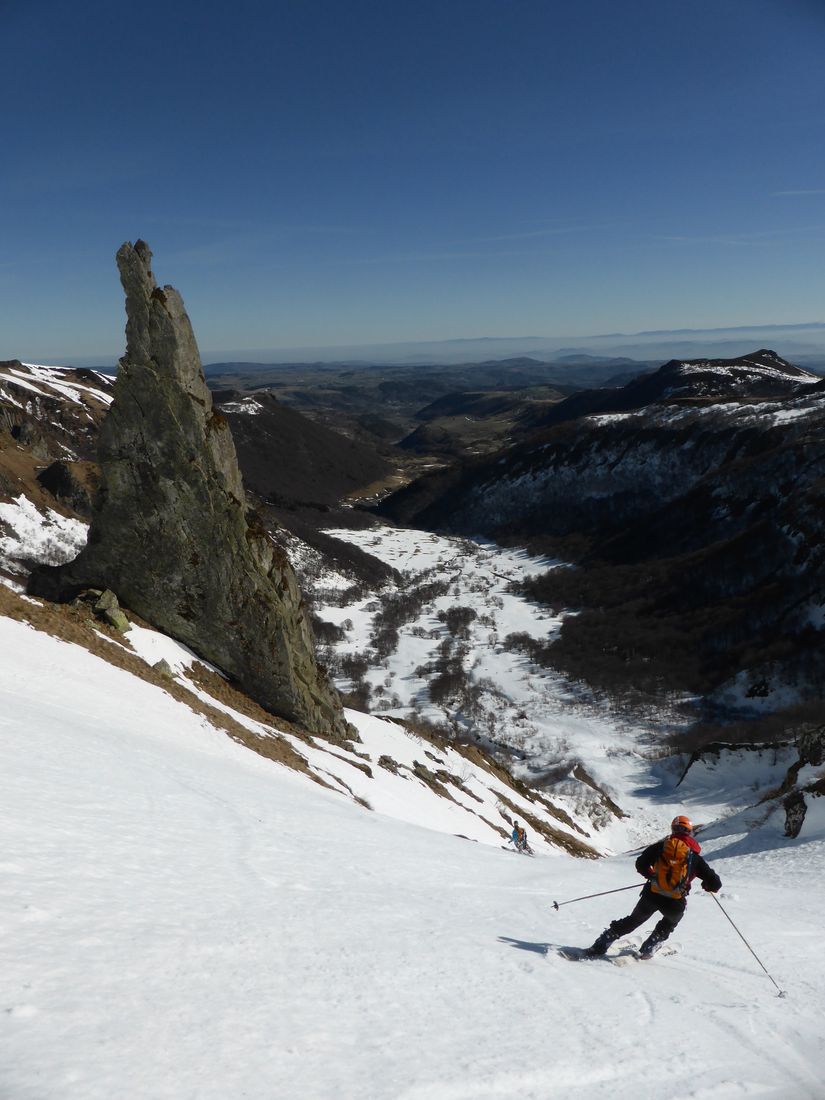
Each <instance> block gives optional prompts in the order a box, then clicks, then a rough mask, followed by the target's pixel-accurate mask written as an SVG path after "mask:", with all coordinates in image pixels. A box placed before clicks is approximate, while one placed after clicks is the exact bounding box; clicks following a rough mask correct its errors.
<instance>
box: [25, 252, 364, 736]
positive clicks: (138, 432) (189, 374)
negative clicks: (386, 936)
mask: <svg viewBox="0 0 825 1100" xmlns="http://www.w3.org/2000/svg"><path fill="white" fill-rule="evenodd" d="M151 258H152V254H151V252H150V251H149V248H148V247H147V245H146V244H145V243H144V242H142V241H138V242H136V244H135V245H134V246H132V245H131V244H129V243H127V244H124V245H123V246H122V248H121V249H120V250H119V252H118V254H117V264H118V268H119V271H120V278H121V282H122V284H123V288H124V290H125V292H126V313H127V324H126V338H127V348H126V355H125V356H124V358H123V359H122V360H121V364H120V371H119V373H118V377H117V381H116V383H115V389H114V401H113V404H112V407H111V410H110V412H109V415H108V416H107V418H106V420H105V421H104V423H103V426H102V428H101V431H100V439H99V447H98V458H99V461H100V465H101V476H102V482H101V491H100V493H99V495H98V497H97V500H96V502H95V510H94V513H93V516H92V524H91V528H90V532H89V542H88V545H87V547H86V548H85V549H84V550H83V551H82V552H81V554H80V555H79V556H78V557H77V558H76V559H75V560H74V561H72V562H70V563H68V564H67V565H65V566H60V567H56V568H42V569H40V570H38V571H37V572H36V573H34V574H33V575H32V577H31V580H30V585H29V588H30V591H31V592H32V593H34V594H36V595H42V596H46V597H47V598H51V599H57V600H67V599H71V598H73V597H74V596H75V595H76V594H77V593H78V591H79V590H81V589H83V588H86V587H89V586H94V587H97V588H109V589H112V590H113V591H114V592H115V593H116V594H117V596H118V598H119V599H120V601H121V602H122V603H123V605H124V606H126V607H128V608H131V609H132V610H133V611H135V612H137V613H138V614H139V615H141V616H142V617H143V618H145V619H146V620H147V621H149V622H151V623H152V624H154V625H155V626H157V627H158V628H159V629H160V630H163V631H164V632H166V633H168V634H170V635H172V636H173V637H175V638H177V639H179V640H180V641H182V642H184V643H185V644H186V645H188V646H190V647H191V648H192V649H193V650H195V652H196V653H198V654H199V655H201V656H202V657H204V658H206V659H207V660H209V661H211V662H213V663H214V664H216V665H218V667H220V668H221V669H223V670H224V671H225V672H227V673H228V674H229V675H230V676H232V677H233V678H235V679H236V680H237V682H238V683H239V684H240V686H241V687H242V688H243V689H244V690H245V691H246V692H248V694H249V695H251V696H252V697H253V698H254V699H256V700H257V701H258V702H259V703H260V704H261V705H262V706H263V707H265V708H266V709H267V710H269V711H270V712H271V713H273V714H276V715H279V716H282V717H284V718H287V719H289V720H290V721H293V722H295V723H297V724H299V725H301V726H303V727H305V728H307V729H309V730H311V731H313V732H316V733H321V734H324V735H326V736H347V735H348V734H349V733H350V728H349V727H348V726H347V724H346V722H345V721H344V718H343V714H342V710H341V705H340V700H339V699H338V697H337V695H336V693H335V692H334V690H333V689H331V688H330V686H329V685H328V684H327V682H326V681H325V679H324V677H323V676H322V674H321V673H320V671H319V669H318V666H317V664H316V661H315V656H314V650H313V641H312V635H311V632H310V628H309V625H308V621H307V616H306V614H305V612H304V607H303V603H302V599H301V595H300V592H299V590H298V587H297V583H296V580H295V575H294V573H293V571H292V568H291V566H290V564H289V562H288V560H287V559H286V557H285V556H284V554H283V552H282V551H281V550H279V549H278V548H277V547H276V546H275V545H274V544H273V542H272V540H271V538H270V537H269V535H268V533H267V532H266V530H265V529H264V528H263V527H262V526H261V525H260V523H258V522H257V521H256V519H255V517H254V516H253V515H247V505H246V500H245V496H244V489H243V484H242V482H241V475H240V471H239V469H238V461H237V457H236V453H235V446H234V443H233V441H232V436H231V434H230V432H229V430H228V427H227V423H226V420H225V419H224V418H223V417H222V416H221V415H220V414H219V413H217V412H215V411H214V410H213V408H212V398H211V395H210V393H209V390H208V388H207V386H206V383H205V381H204V377H203V370H202V367H201V362H200V356H199V354H198V349H197V345H196V343H195V337H194V334H193V332H192V327H191V325H190V323H189V318H188V317H187V315H186V312H185V310H184V307H183V301H182V299H181V297H180V295H179V294H178V292H177V291H176V290H174V289H173V288H172V287H169V286H166V287H163V288H162V289H161V288H159V287H158V286H157V285H156V283H155V279H154V276H153V275H152V272H151Z"/></svg>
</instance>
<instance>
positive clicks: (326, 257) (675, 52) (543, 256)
mask: <svg viewBox="0 0 825 1100" xmlns="http://www.w3.org/2000/svg"><path fill="white" fill-rule="evenodd" d="M0 41H2V43H3V65H2V73H1V74H0V84H2V96H3V103H4V111H3V115H2V120H3V121H2V129H1V130H0V149H1V150H2V165H1V166H0V219H2V233H0V358H9V357H20V358H24V359H29V360H32V359H33V360H41V361H47V362H48V361H53V362H59V361H66V362H68V361H71V360H72V359H73V358H81V357H90V356H91V357H95V356H100V357H101V361H104V360H107V359H109V360H110V359H112V357H114V356H116V355H118V354H121V353H122V349H123V323H124V315H123V305H122V294H121V291H120V286H119V283H118V279H117V272H116V268H115V265H114V253H115V251H116V250H117V248H118V246H119V245H120V244H121V243H122V242H123V241H124V240H135V239H136V238H137V237H143V238H144V239H145V240H147V241H148V242H149V244H150V245H151V247H152V249H153V251H154V253H155V263H154V267H155V274H156V276H157V278H158V281H159V282H161V283H171V284H172V285H174V286H176V287H177V288H178V289H179V290H180V291H181V293H182V294H183V296H184V300H185V302H186V305H187V308H188V311H189V314H190V316H191V318H192V321H193V324H194V326H195V331H196V334H197V336H198V340H199V343H200V346H201V349H202V351H203V352H204V357H205V358H209V357H210V355H212V356H213V357H214V353H217V352H220V351H221V350H224V349H230V348H231V349H244V348H248V349H261V348H277V347H300V346H319V345H331V346H334V345H339V344H368V343H381V342H387V341H395V340H399V341H401V340H404V341H406V340H437V339H448V338H456V337H477V336H518V335H542V336H543V335H581V334H588V333H598V332H610V331H625V332H632V331H636V330H640V329H658V328H662V329H667V328H705V327H713V326H722V325H746V324H753V323H767V322H771V323H778V324H781V323H785V324H787V323H794V322H804V321H816V320H822V319H823V318H825V278H823V255H824V254H825V64H824V63H823V58H825V0H712V2H711V0H694V2H693V3H691V4H685V3H678V4H677V3H673V2H669V0H655V2H654V0H631V2H630V3H617V2H616V0H576V2H575V3H565V4H560V3H556V2H555V0H473V2H472V3H470V2H464V0H456V2H451V0H437V2H436V0H432V2H431V0H415V2H412V0H411V2H401V0H340V2H335V3H333V2H331V0H295V2H291V3H284V2H279V0H270V2H261V3H258V2H251V0H235V2H234V3H231V4H229V3H224V4H216V3H211V2H210V0H199V2H198V3H195V2H189V0H181V2H175V0H165V2H163V3H161V2H157V0H141V3H139V4H122V3H117V2H115V3H113V2H112V0H106V2H102V0H75V2H74V3H72V4H66V3H65V2H63V0H61V2H57V0H20V2H18V0H0Z"/></svg>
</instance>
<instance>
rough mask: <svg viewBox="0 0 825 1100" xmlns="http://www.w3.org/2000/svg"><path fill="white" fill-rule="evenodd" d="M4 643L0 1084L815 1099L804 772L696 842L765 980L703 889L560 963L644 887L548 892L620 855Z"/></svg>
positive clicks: (233, 1093) (136, 1091) (821, 895)
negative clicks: (549, 847) (562, 839)
mask: <svg viewBox="0 0 825 1100" xmlns="http://www.w3.org/2000/svg"><path fill="white" fill-rule="evenodd" d="M0 649H1V650H2V653H3V655H4V656H3V661H2V664H1V665H0V688H1V689H2V692H3V707H2V710H1V711H0V731H1V732H2V737H0V754H2V761H0V774H2V776H3V797H2V799H0V824H2V829H3V837H4V843H3V849H2V853H0V932H1V933H2V934H0V972H2V974H3V984H2V994H0V996H1V997H2V1004H0V1009H2V1011H0V1049H2V1051H3V1055H2V1059H1V1060H0V1096H2V1097H3V1098H4V1100H111V1098H113V1097H130V1098H131V1097H135V1098H140V1100H226V1098H227V1097H244V1096H245V1097H250V1098H252V1097H254V1098H258V1097H261V1098H263V1097H266V1098H273V1097H274V1098H302V1100H342V1098H358V1100H390V1098H392V1100H475V1098H484V1100H490V1098H497V1100H515V1098H518V1100H553V1098H556V1097H558V1098H562V1097H564V1098H565V1100H591V1098H608V1097H609V1098H611V1100H638V1098H639V1097H645V1098H653V1100H656V1098H662V1100H664V1098H677V1097H678V1098H680V1100H681V1098H684V1097H694V1098H701V1100H727V1098H733V1097H737V1098H739V1097H772V1098H775V1100H792V1098H793V1100H798V1098H810V1100H821V1098H822V1096H823V1085H822V1070H821V1048H822V1042H823V1037H825V1036H824V1035H823V1030H824V1029H823V1023H822V989H823V987H825V959H824V958H823V953H822V951H821V935H822V934H821V927H822V909H823V903H825V887H824V886H823V880H822V874H821V869H822V863H823V856H824V855H825V812H823V811H825V807H823V805H821V803H822V802H823V800H822V799H819V800H816V802H815V804H814V805H813V806H812V808H811V810H810V811H809V818H808V820H807V821H806V825H805V830H804V832H803V835H802V837H801V838H800V840H799V841H796V842H794V841H789V840H786V839H785V838H784V837H783V836H782V828H781V822H780V821H779V820H778V819H777V816H776V815H775V814H771V815H768V816H767V817H766V819H765V820H764V821H763V822H762V823H761V825H760V826H759V827H758V828H755V829H754V828H748V823H746V822H745V821H744V820H743V817H742V815H741V814H740V815H737V816H734V817H731V818H730V819H729V820H728V821H727V823H726V824H723V825H719V824H717V825H716V826H715V827H714V828H713V829H711V830H709V831H708V832H709V838H708V839H707V841H706V847H705V854H706V855H707V857H708V859H709V861H710V862H711V864H712V865H713V866H714V867H715V868H716V869H717V871H718V872H719V874H720V875H721V877H722V879H723V882H724V888H723V891H722V893H721V895H720V900H721V903H722V905H723V906H724V907H725V909H726V911H727V912H728V913H729V914H730V916H731V918H732V919H733V920H734V921H735V922H736V924H737V925H738V927H739V928H740V929H741V930H742V932H743V934H745V935H746V936H747V937H748V939H749V942H750V943H751V945H752V946H753V948H754V950H755V951H756V952H757V954H758V955H759V958H760V959H761V960H762V961H763V962H764V964H765V965H766V966H767V967H768V969H769V971H770V973H771V975H772V976H773V977H774V979H775V980H776V982H777V983H778V985H779V986H780V987H781V988H782V989H783V990H784V991H786V994H787V995H786V996H785V997H784V998H780V997H779V996H778V994H777V990H776V988H775V987H774V986H773V984H772V983H771V981H770V979H769V978H768V977H767V976H766V974H765V973H764V972H763V971H762V970H761V969H760V967H759V965H758V964H757V962H756V960H755V959H754V958H753V956H752V955H751V954H750V953H749V952H748V950H747V948H746V947H745V946H744V944H743V943H742V942H741V941H740V940H739V938H738V936H737V934H736V932H735V931H734V929H733V928H732V927H731V926H730V924H729V923H728V921H727V920H726V919H725V916H724V914H723V913H722V912H721V911H720V909H719V908H718V906H717V904H716V902H715V901H714V900H713V899H712V898H710V897H709V896H706V895H704V894H703V893H702V892H701V891H698V890H697V891H695V892H694V896H693V897H692V898H691V901H690V903H689V906H688V912H687V916H686V917H685V919H684V921H683V923H682V925H680V927H679V929H678V930H677V934H676V935H675V936H674V937H673V939H672V941H671V943H674V942H675V945H676V947H677V952H676V954H673V955H660V956H658V957H656V958H654V959H653V960H652V961H651V962H649V963H636V962H633V963H631V964H630V965H628V966H624V967H619V966H615V965H611V963H610V962H606V961H594V962H581V963H572V962H569V961H566V960H565V959H563V958H561V957H560V956H559V955H558V954H557V953H556V952H555V950H554V946H555V945H568V944H579V945H582V944H586V943H589V942H590V941H591V940H592V939H593V938H594V936H595V935H596V934H597V933H598V932H599V931H600V930H601V929H602V928H603V927H604V925H605V924H606V923H607V922H608V921H609V920H610V919H611V918H612V917H616V916H621V915H624V913H626V912H627V911H628V910H629V909H630V907H631V905H632V903H633V901H634V900H635V896H636V895H635V892H634V891H632V890H631V891H629V892H625V893H623V894H616V895H613V896H608V897H602V898H597V899H593V900H590V901H585V902H579V903H577V904H570V905H563V906H561V907H560V908H559V910H558V911H556V910H554V909H553V907H552V903H553V901H554V900H558V901H560V902H561V901H566V900H568V899H571V898H577V897H579V896H581V895H584V894H592V893H595V892H598V891H603V890H611V889H619V888H621V887H624V886H627V885H630V884H632V883H634V882H635V881H636V880H637V876H636V874H635V871H634V870H633V865H632V856H631V855H622V856H617V857H614V858H611V859H607V860H601V861H597V862H594V861H590V860H576V859H573V858H569V857H566V856H562V855H558V856H555V857H553V858H548V857H536V858H535V859H532V860H531V859H526V858H523V857H520V856H517V855H514V854H513V853H511V852H505V851H501V850H500V849H499V848H497V847H493V846H490V845H489V844H487V845H485V844H478V843H473V842H471V841H468V840H465V839H461V838H459V837H456V836H452V835H448V834H445V833H439V832H436V831H433V830H432V829H429V828H421V827H420V826H421V825H427V824H428V822H426V821H421V822H418V823H416V822H415V821H413V820H406V821H399V820H396V819H394V818H393V816H391V807H389V806H388V807H387V808H386V812H385V813H376V812H372V813H371V812H369V811H367V810H365V809H362V808H361V807H359V806H357V805H356V804H355V803H353V802H352V801H351V800H350V799H348V798H346V797H345V796H344V795H342V794H338V793H335V792H333V791H326V790H322V789H320V788H318V787H317V786H316V785H314V784H313V783H312V782H311V781H310V780H309V779H307V778H306V777H304V776H301V775H299V774H297V773H294V772H290V771H288V770H287V769H286V768H284V767H282V766H280V765H277V764H275V763H273V762H271V761H268V760H265V759H262V758H260V757H257V756H255V755H254V754H252V753H251V752H249V751H248V750H246V749H244V748H242V747H241V746H239V745H237V744H235V743H234V742H233V741H231V740H230V739H229V738H228V737H227V736H226V735H225V734H223V733H221V732H219V731H217V730H215V729H214V728H212V727H211V726H210V725H209V724H208V722H207V721H206V720H205V719H203V718H201V717H198V716H196V715H194V714H193V713H192V712H191V711H190V710H189V709H188V708H186V707H185V706H184V705H183V704H181V703H178V702H176V701H174V700H173V699H172V698H171V697H170V696H168V695H167V694H166V693H165V692H163V691H161V690H160V689H158V688H156V687H154V686H151V685H149V684H146V683H144V682H143V681H140V680H137V679H135V678H134V677H132V676H130V675H129V674H128V673H126V672H124V671H122V670H119V669H116V668H114V667H112V666H110V665H108V664H106V663H105V662H104V661H102V660H101V659H99V658H97V657H94V656H92V655H91V654H89V653H87V652H86V651H85V650H83V649H80V648H78V647H76V646H72V645H69V644H67V643H65V642H61V641H58V640H56V639H53V638H51V637H49V636H47V635H44V634H38V633H36V632H35V631H34V630H32V629H31V628H29V627H27V626H26V625H23V624H20V623H16V622H13V621H11V620H8V619H0ZM349 717H350V718H351V719H352V720H354V721H356V722H358V723H361V724H362V726H363V729H364V732H365V736H366V737H367V738H368V737H370V736H372V734H371V733H370V721H369V720H367V721H364V720H363V719H361V718H359V716H358V715H357V714H355V713H354V712H351V713H350V715H349ZM372 721H374V720H372ZM724 766H725V765H724V763H720V767H724ZM720 779H721V777H720V776H718V775H717V776H715V777H714V776H711V775H710V774H709V773H708V774H707V775H706V776H705V780H704V781H705V782H706V783H707V784H708V785H709V786H712V785H713V783H714V782H718V781H719V780H720ZM720 785H721V784H720ZM711 796H712V797H715V795H713V793H712V792H711ZM750 824H752V823H750ZM649 839H651V840H652V839H655V837H652V836H651V837H650V838H649ZM697 895H698V896H697ZM640 938H641V933H637V934H636V936H635V937H634V939H635V942H639V940H640Z"/></svg>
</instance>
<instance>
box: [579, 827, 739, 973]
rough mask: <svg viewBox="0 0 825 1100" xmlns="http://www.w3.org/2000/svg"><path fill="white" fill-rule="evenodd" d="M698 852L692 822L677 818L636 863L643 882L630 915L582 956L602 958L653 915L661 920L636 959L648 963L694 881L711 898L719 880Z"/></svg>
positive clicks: (607, 930)
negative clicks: (659, 914)
mask: <svg viewBox="0 0 825 1100" xmlns="http://www.w3.org/2000/svg"><path fill="white" fill-rule="evenodd" d="M701 850H702V849H701V848H700V847H699V843H698V841H697V840H696V838H695V837H694V835H693V822H692V821H691V820H690V818H688V817H685V816H684V815H683V814H680V815H679V816H678V817H674V819H673V821H672V822H671V825H670V836H669V837H668V838H667V839H666V840H659V841H657V842H656V843H655V844H651V845H650V846H649V847H647V848H645V850H644V851H643V852H642V854H641V855H640V856H639V858H638V859H637V860H636V870H637V871H638V872H639V874H640V875H643V876H644V878H646V879H647V883H646V884H645V886H644V888H643V889H642V893H641V896H640V897H639V900H638V902H637V903H636V907H635V909H634V910H633V912H632V913H631V914H630V915H629V916H627V917H623V918H622V919H621V920H614V921H612V922H611V923H610V924H609V925H608V926H607V928H605V930H604V932H602V934H601V935H600V936H599V937H598V939H597V940H596V941H595V943H593V945H592V946H591V947H589V948H588V949H587V950H586V951H585V955H587V956H591V957H595V956H597V955H604V953H605V952H606V951H607V949H608V947H609V946H610V945H611V943H613V942H614V941H615V940H617V939H618V938H619V937H620V936H626V935H627V934H628V933H629V932H632V931H633V930H634V929H635V928H638V927H639V925H640V924H644V923H645V921H646V920H649V919H650V918H651V917H652V916H653V914H654V913H661V915H662V916H661V920H660V921H659V923H658V924H657V925H656V927H655V928H654V929H653V931H652V932H651V933H650V935H649V936H648V937H647V939H646V940H645V942H644V943H643V944H642V946H641V947H640V948H639V957H640V958H642V959H649V958H650V956H651V955H652V954H653V952H654V951H655V950H656V949H657V948H658V947H659V945H660V944H661V943H663V942H664V941H665V940H666V939H667V938H668V936H669V935H670V933H671V932H672V931H673V929H674V928H675V927H676V925H677V924H678V923H679V921H680V920H681V919H682V917H683V916H684V913H685V908H686V907H687V894H688V891H689V890H690V884H691V882H692V881H693V879H694V878H699V879H701V882H702V889H703V890H707V891H708V892H709V893H711V894H715V893H716V891H717V890H720V889H721V887H722V880H721V879H720V878H719V876H718V875H717V874H716V872H715V871H714V870H713V869H712V868H711V867H709V866H708V864H707V863H706V862H705V861H704V859H702V856H701V855H700V853H701Z"/></svg>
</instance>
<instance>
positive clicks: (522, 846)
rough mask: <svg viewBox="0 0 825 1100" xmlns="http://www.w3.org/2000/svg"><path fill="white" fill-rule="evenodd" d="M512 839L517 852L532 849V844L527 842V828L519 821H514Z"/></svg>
mask: <svg viewBox="0 0 825 1100" xmlns="http://www.w3.org/2000/svg"><path fill="white" fill-rule="evenodd" d="M510 840H512V842H513V844H514V846H515V849H516V851H517V852H529V851H530V845H529V844H528V843H527V830H526V829H525V828H523V827H522V826H521V825H519V823H518V822H517V821H514V822H513V831H512V833H510Z"/></svg>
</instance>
